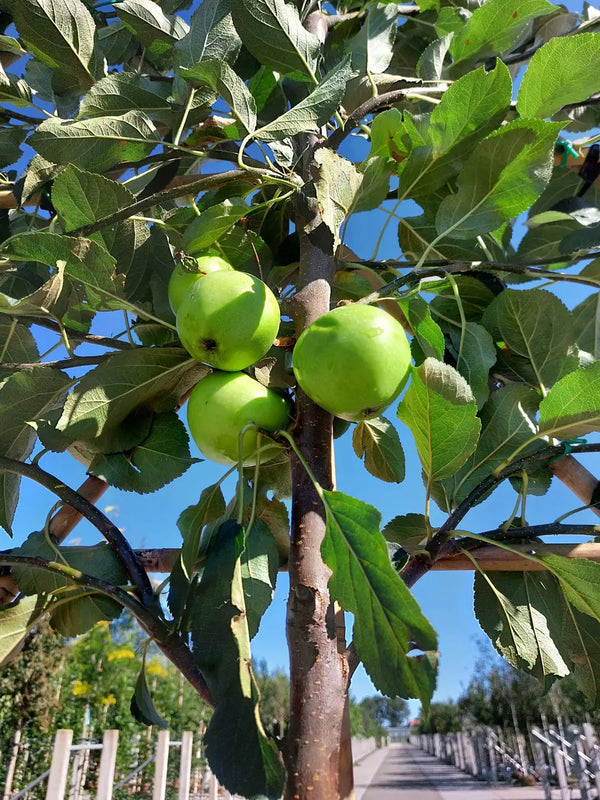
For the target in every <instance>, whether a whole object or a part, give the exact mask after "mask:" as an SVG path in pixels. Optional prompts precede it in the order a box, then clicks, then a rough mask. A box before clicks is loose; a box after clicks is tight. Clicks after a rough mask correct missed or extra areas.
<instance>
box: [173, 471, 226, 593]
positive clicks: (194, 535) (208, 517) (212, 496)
mask: <svg viewBox="0 0 600 800" xmlns="http://www.w3.org/2000/svg"><path fill="white" fill-rule="evenodd" d="M224 513H225V500H224V499H223V493H222V491H221V487H220V486H219V485H218V484H214V485H213V486H208V487H207V488H206V489H203V490H202V494H201V495H200V499H199V500H198V502H197V503H196V505H193V506H188V508H186V509H185V510H184V511H182V513H181V514H180V515H179V519H178V520H177V527H178V528H179V531H180V533H181V536H182V538H183V546H182V548H181V560H182V564H183V566H184V569H185V572H186V575H187V576H188V578H191V577H192V575H193V573H194V567H195V564H196V561H197V559H198V555H199V553H200V537H201V535H202V529H203V528H204V526H205V525H207V524H208V523H209V522H212V521H213V520H216V519H218V518H219V517H221V516H223V514H224Z"/></svg>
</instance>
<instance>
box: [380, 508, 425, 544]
mask: <svg viewBox="0 0 600 800" xmlns="http://www.w3.org/2000/svg"><path fill="white" fill-rule="evenodd" d="M382 533H383V535H384V536H385V538H386V540H387V541H388V542H395V543H396V544H399V545H401V546H402V548H403V549H404V550H406V552H407V553H414V552H416V551H417V550H422V549H423V547H424V546H425V545H426V544H427V538H428V536H429V533H430V531H429V529H428V528H427V520H426V519H425V517H424V516H423V514H401V515H400V516H397V517H394V518H393V519H391V520H390V521H389V522H388V523H387V525H386V526H385V527H384V529H383V530H382Z"/></svg>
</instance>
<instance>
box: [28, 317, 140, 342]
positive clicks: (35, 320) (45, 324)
mask: <svg viewBox="0 0 600 800" xmlns="http://www.w3.org/2000/svg"><path fill="white" fill-rule="evenodd" d="M19 319H20V320H23V321H24V322H27V323H29V324H30V325H39V326H40V328H46V330H49V331H52V332H53V333H56V334H57V335H58V336H60V335H61V330H60V325H59V324H58V323H57V322H55V321H54V320H52V319H47V318H46V317H26V316H23V317H19ZM68 333H69V339H73V341H75V342H85V343H86V344H95V345H98V346H99V347H112V349H113V350H132V349H134V347H132V345H131V344H130V342H122V341H121V340H120V339H113V338H112V337H110V336H98V335H97V334H95V333H79V332H77V331H71V330H70V331H68ZM139 347H142V345H139Z"/></svg>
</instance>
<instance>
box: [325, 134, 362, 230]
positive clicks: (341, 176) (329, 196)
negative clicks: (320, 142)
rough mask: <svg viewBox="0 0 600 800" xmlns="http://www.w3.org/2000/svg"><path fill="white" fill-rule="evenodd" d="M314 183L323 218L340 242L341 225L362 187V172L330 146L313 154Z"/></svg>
mask: <svg viewBox="0 0 600 800" xmlns="http://www.w3.org/2000/svg"><path fill="white" fill-rule="evenodd" d="M314 162H315V164H316V169H315V173H316V174H314V187H315V191H316V193H317V203H318V205H319V211H320V212H321V218H322V220H323V222H324V223H325V225H327V227H328V228H329V230H330V231H331V234H332V236H333V240H334V242H335V243H336V244H337V243H339V228H340V225H341V224H342V222H343V221H344V220H345V218H346V216H347V215H348V213H349V212H350V210H351V208H352V206H353V205H354V201H355V199H356V196H357V194H358V192H359V191H360V187H361V183H362V180H361V175H360V174H359V172H358V171H357V170H356V167H355V166H354V164H352V163H351V162H350V161H348V160H347V159H345V158H342V156H339V155H338V154H337V153H334V152H333V151H332V150H330V149H329V148H328V147H321V148H319V149H318V150H317V151H316V152H315V155H314Z"/></svg>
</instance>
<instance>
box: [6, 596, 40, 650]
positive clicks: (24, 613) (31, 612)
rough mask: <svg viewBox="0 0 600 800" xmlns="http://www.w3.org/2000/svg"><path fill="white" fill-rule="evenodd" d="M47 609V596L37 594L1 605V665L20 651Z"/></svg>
mask: <svg viewBox="0 0 600 800" xmlns="http://www.w3.org/2000/svg"><path fill="white" fill-rule="evenodd" d="M45 611H46V600H45V598H43V597H38V596H36V595H34V596H33V597H21V598H20V599H19V600H16V601H15V602H14V603H10V604H9V605H5V606H2V607H0V666H4V665H5V664H8V662H9V661H11V660H12V659H13V657H14V656H15V655H16V653H18V652H19V651H20V645H21V642H22V641H23V638H24V637H25V635H26V634H27V633H28V632H29V631H30V630H31V629H32V628H33V627H34V626H35V625H36V624H37V623H38V622H39V620H40V618H41V617H42V616H43V615H44V613H45Z"/></svg>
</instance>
